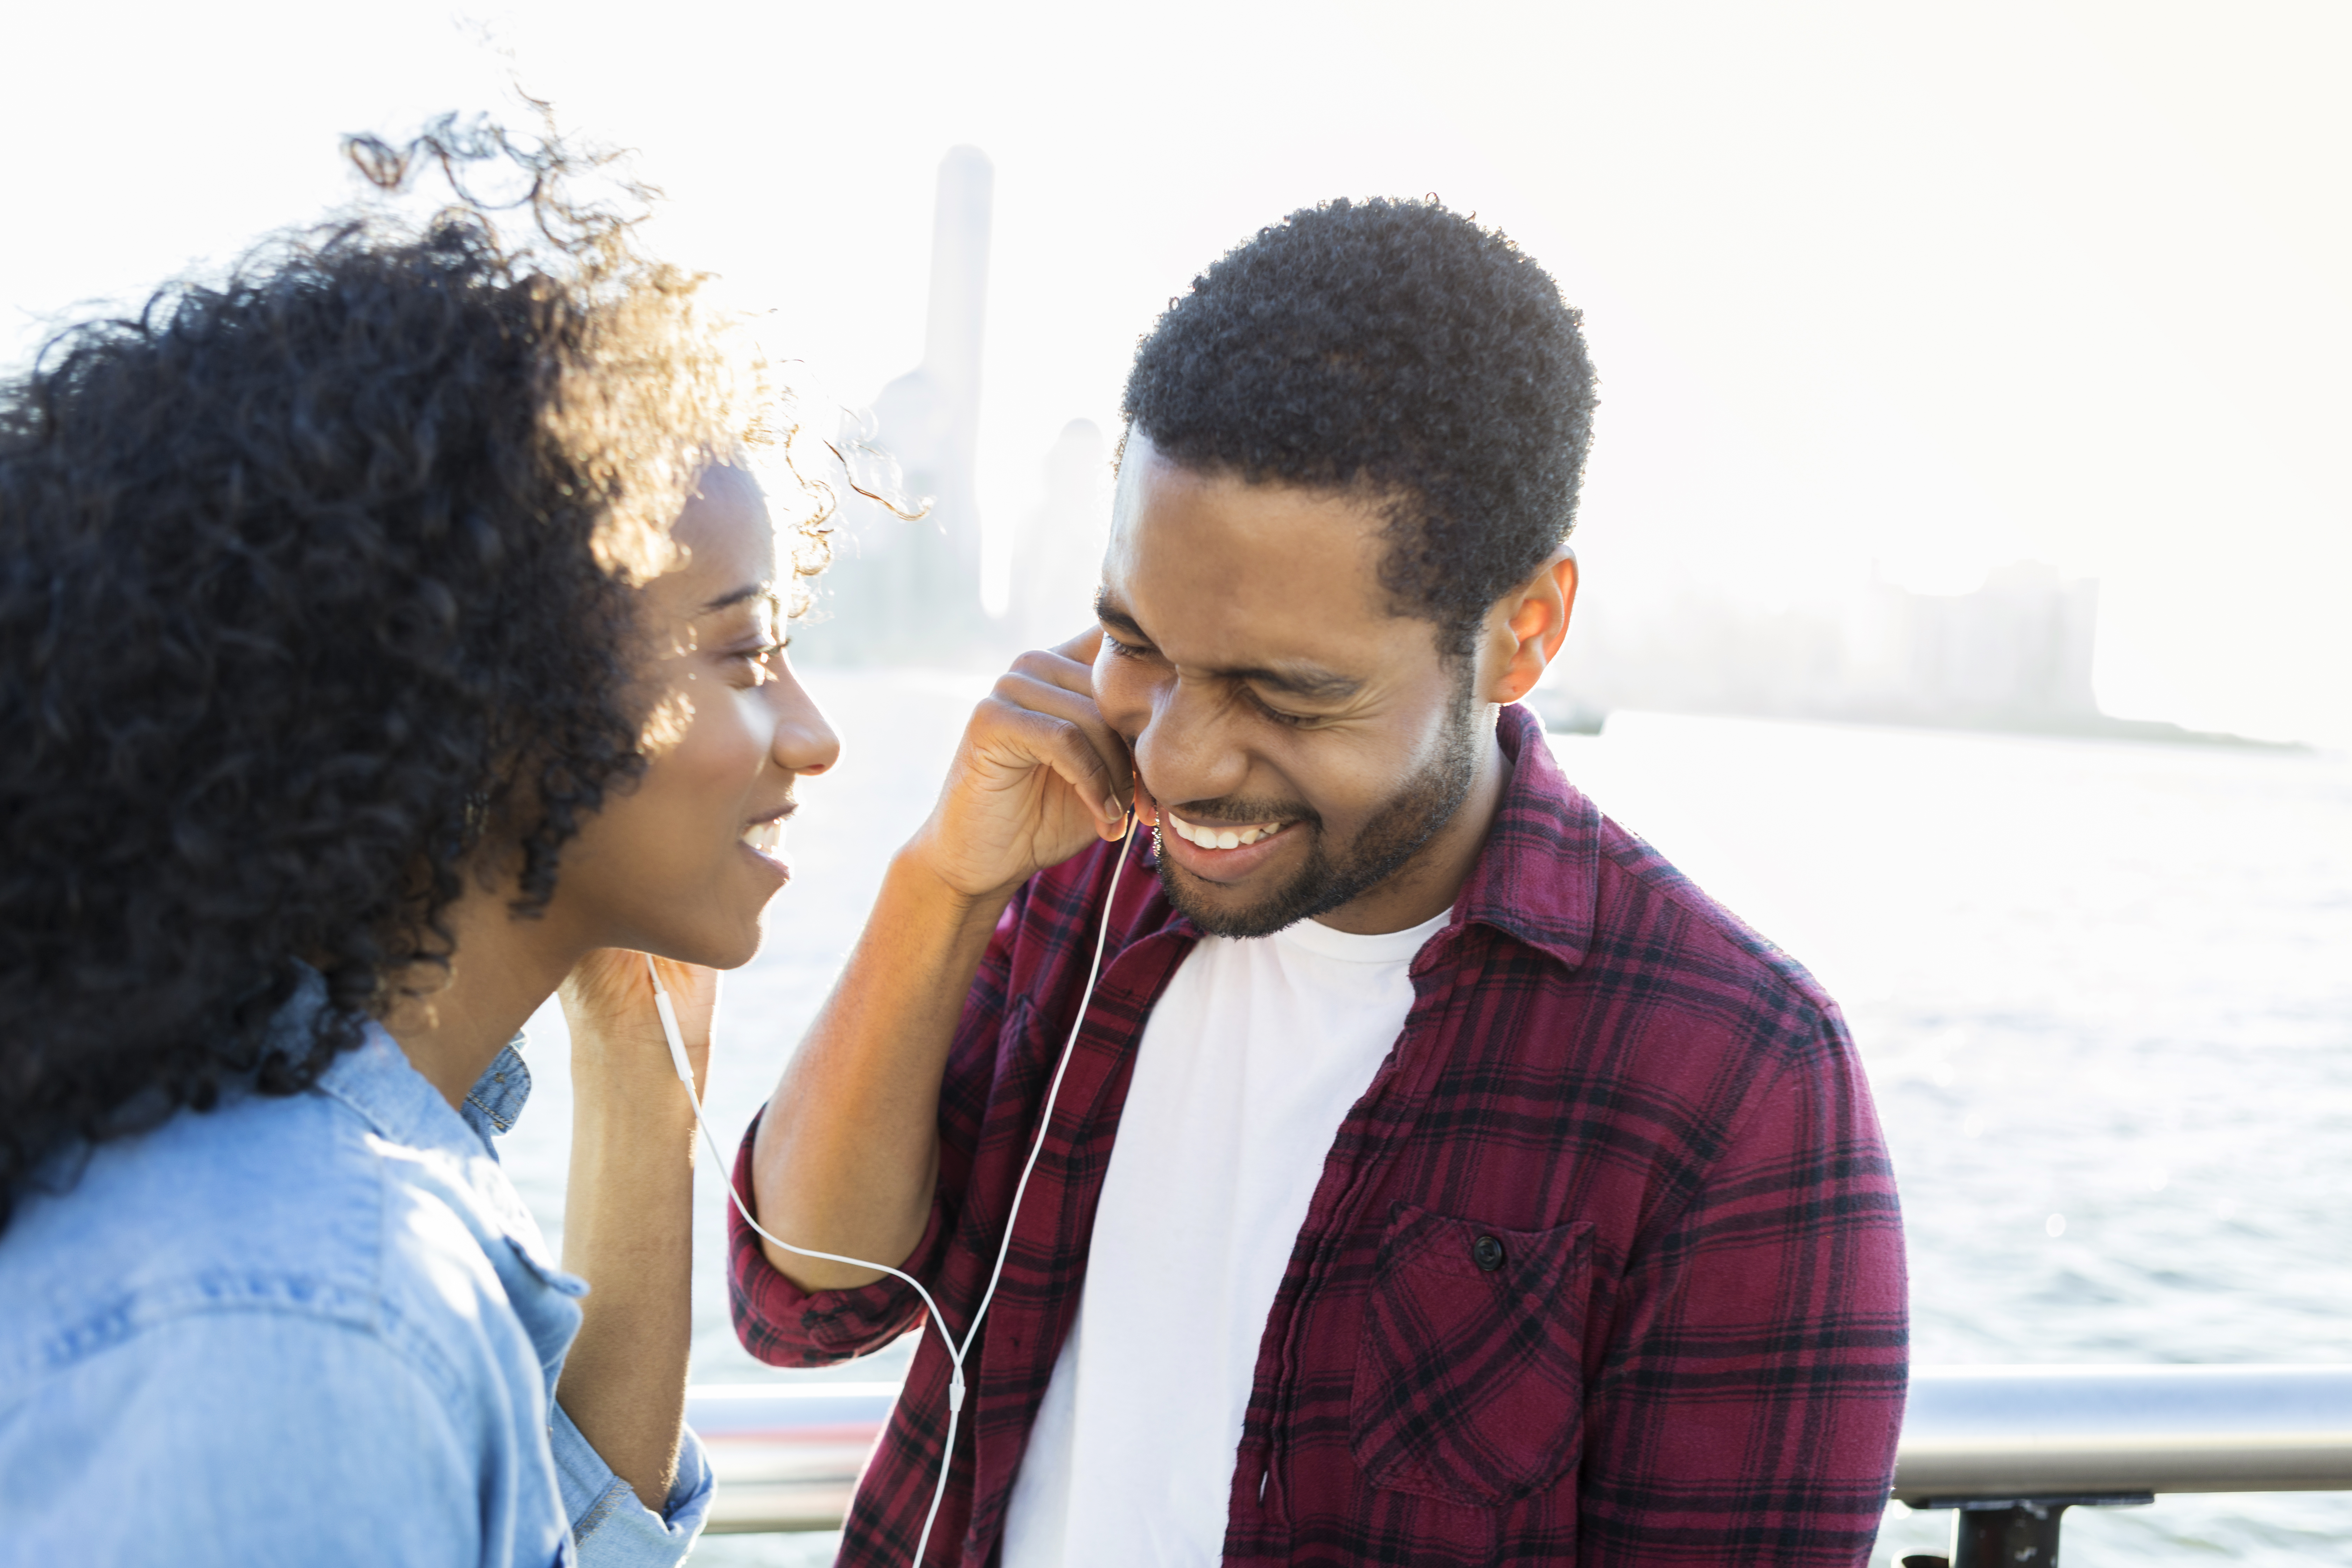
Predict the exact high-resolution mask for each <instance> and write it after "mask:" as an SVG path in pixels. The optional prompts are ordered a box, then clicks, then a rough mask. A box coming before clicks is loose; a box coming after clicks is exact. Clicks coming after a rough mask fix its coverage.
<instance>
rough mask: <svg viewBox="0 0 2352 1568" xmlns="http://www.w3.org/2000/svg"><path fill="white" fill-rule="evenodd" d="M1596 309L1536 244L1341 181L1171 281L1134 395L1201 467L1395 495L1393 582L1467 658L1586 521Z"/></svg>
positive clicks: (1389, 576)
mask: <svg viewBox="0 0 2352 1568" xmlns="http://www.w3.org/2000/svg"><path fill="white" fill-rule="evenodd" d="M1581 321H1582V318H1581V316H1580V312H1578V311H1577V310H1572V309H1571V308H1570V307H1569V306H1568V305H1567V304H1566V303H1565V302H1564V301H1563V300H1561V299H1560V296H1559V286H1558V285H1556V284H1555V283H1554V282H1553V281H1552V279H1551V278H1550V276H1549V274H1547V273H1546V272H1545V271H1544V270H1543V268H1540V267H1538V265H1537V264H1536V262H1535V261H1534V259H1533V258H1530V257H1528V255H1526V254H1525V253H1524V252H1522V251H1521V250H1520V249H1519V248H1518V247H1517V246H1515V245H1513V244H1512V243H1511V242H1510V241H1509V240H1508V239H1507V238H1505V237H1503V236H1502V235H1499V234H1496V233H1495V232H1493V231H1491V230H1489V229H1485V228H1481V227H1479V226H1477V225H1476V224H1475V223H1474V222H1472V221H1471V220H1470V219H1468V218H1466V217H1464V216H1461V215H1459V214H1457V213H1454V212H1450V211H1448V210H1447V209H1446V208H1445V207H1444V205H1441V204H1440V203H1439V202H1437V200H1436V199H1435V198H1431V199H1429V200H1426V201H1387V200H1373V201H1367V202H1350V201H1347V200H1345V199H1341V200H1339V201H1333V202H1328V203H1326V204H1324V205H1320V206H1314V207H1306V208H1302V209H1301V210H1299V211H1297V212H1295V213H1292V214H1291V215H1290V216H1288V217H1286V218H1285V219H1283V221H1282V222H1280V223H1278V224H1275V225H1273V226H1269V227H1266V228H1262V229H1260V230H1258V232H1257V234H1256V235H1255V237H1252V238H1251V239H1249V240H1247V241H1246V242H1244V244H1242V245H1240V246H1238V247H1235V248H1234V249H1233V250H1231V251H1229V252H1227V253H1226V254H1225V256H1224V257H1223V258H1221V259H1220V260H1218V262H1217V263H1216V264H1215V265H1214V266H1213V267H1211V268H1209V269H1208V270H1207V271H1206V272H1204V273H1202V275H1201V276H1200V277H1198V278H1196V279H1193V280H1192V290H1191V292H1189V293H1186V294H1184V295H1181V296H1180V297H1178V298H1177V299H1175V300H1171V301H1170V302H1169V306H1168V310H1167V311H1166V312H1165V313H1164V314H1163V315H1161V317H1160V321H1159V323H1158V325H1156V326H1155V327H1153V329H1152V330H1151V332H1150V335H1149V336H1148V337H1146V338H1145V339H1144V340H1143V344H1142V347H1141V348H1140V349H1139V351H1138V352H1137V353H1136V357H1135V367H1134V369H1133V371H1132V372H1130V373H1129V376H1128V381H1127V395H1126V407H1125V414H1126V416H1127V419H1128V422H1129V428H1131V429H1136V430H1140V431H1142V432H1143V433H1144V435H1146V436H1147V437H1150V440H1151V443H1152V445H1153V446H1154V447H1157V448H1158V449H1159V450H1160V452H1161V453H1162V454H1163V455H1165V456H1166V457H1168V458H1171V459H1172V460H1173V461H1175V462H1177V463H1180V464H1181V465H1183V466H1184V467H1186V468H1196V469H1201V470H1203V471H1212V472H1213V471H1227V472H1233V473H1237V474H1239V475H1240V476H1241V477H1242V478H1244V479H1246V480H1248V481H1250V482H1252V483H1263V482H1279V483H1286V484H1294V485H1302V486H1307V487H1311V488H1315V489H1327V488H1328V489H1355V488H1359V487H1360V488H1363V489H1367V490H1369V491H1370V492H1371V493H1373V494H1375V495H1378V496H1381V497H1383V498H1385V499H1386V500H1388V502H1389V507H1390V516H1391V522H1390V526H1389V530H1388V544H1389V548H1388V553H1387V557H1386V559H1385V561H1384V562H1383V563H1382V568H1381V585H1382V586H1383V587H1384V588H1385V589H1386V590H1387V591H1388V593H1389V594H1390V595H1391V599H1392V601H1393V603H1394V605H1395V607H1396V608H1397V610H1398V613H1400V614H1406V615H1412V616H1420V617H1423V618H1424V619H1428V620H1432V621H1434V622H1435V623H1436V624H1437V626H1438V628H1439V641H1440V646H1441V647H1443V648H1444V650H1445V651H1446V653H1447V654H1448V655H1449V656H1452V657H1457V658H1458V657H1462V656H1465V655H1466V654H1467V653H1468V652H1469V651H1470V649H1471V647H1473V645H1474V640H1475V633H1476V630H1477V627H1478V626H1479V625H1480V623H1481V622H1482V621H1483V620H1484V618H1485V616H1486V611H1487V610H1488V608H1489V607H1490V606H1492V605H1494V603H1495V601H1496V600H1497V599H1499V598H1501V597H1502V596H1503V595H1504V594H1506V593H1507V592H1508V591H1509V590H1510V589H1511V588H1513V587H1515V586H1517V584H1520V583H1522V582H1524V581H1526V580H1527V578H1528V576H1529V575H1530V574H1533V573H1534V572H1535V570H1536V568H1537V567H1538V566H1539V565H1541V564H1542V563H1543V561H1544V558H1545V557H1546V556H1548V555H1549V554H1550V553H1551V552H1552V551H1553V550H1554V549H1556V548H1557V547H1558V546H1559V542H1560V541H1561V540H1563V539H1565V538H1566V537H1567V535H1568V531H1569V530H1570V528H1571V527H1573V526H1574V524H1575V521H1576V497H1577V489H1578V486H1579V483H1580V479H1581V477H1582V474H1583V471H1584V454H1585V449H1586V447H1588V446H1589V445H1590V444H1591V435H1592V409H1593V405H1594V402H1595V397H1594V381H1593V374H1592V364H1591V361H1590V360H1589V359H1588V358H1587V357H1586V355H1585V351H1584V336H1583V331H1582V328H1581Z"/></svg>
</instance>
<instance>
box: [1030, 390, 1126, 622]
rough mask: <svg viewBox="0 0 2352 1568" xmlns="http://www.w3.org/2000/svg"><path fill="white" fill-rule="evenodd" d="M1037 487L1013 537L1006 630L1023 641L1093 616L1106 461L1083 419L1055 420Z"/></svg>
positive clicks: (1103, 532) (1104, 528) (1105, 519)
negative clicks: (1058, 424)
mask: <svg viewBox="0 0 2352 1568" xmlns="http://www.w3.org/2000/svg"><path fill="white" fill-rule="evenodd" d="M1044 478H1045V494H1044V495H1043V497H1042V498H1040V500H1039V501H1038V505H1037V509H1036V510H1034V511H1033V512H1030V513H1029V514H1027V515H1026V516H1024V517H1023V518H1022V519H1021V525H1020V528H1019V530H1018V531H1016V532H1015V533H1014V534H1013V582H1012V591H1011V593H1010V594H1009V595H1007V597H1008V599H1009V607H1008V611H1007V615H1006V622H1007V630H1009V631H1010V632H1011V633H1012V634H1013V638H1014V639H1015V640H1016V641H1018V642H1019V643H1020V644H1021V646H1022V647H1053V646H1054V645H1055V643H1058V642H1060V641H1061V640H1062V639H1063V638H1065V637H1071V636H1074V635H1076V633H1078V632H1082V631H1084V630H1086V629H1087V626H1091V625H1093V624H1094V618H1095V611H1094V602H1095V589H1096V588H1097V587H1098V586H1100V585H1101V583H1102V558H1103V546H1104V545H1105V544H1106V543H1108V541H1109V538H1110V489H1111V484H1110V462H1109V454H1108V452H1106V451H1105V450H1104V447H1103V434H1102V431H1101V429H1100V428H1098V427H1097V426H1096V424H1095V422H1094V421H1093V420H1091V419H1073V420H1071V421H1070V422H1069V423H1068V424H1067V425H1066V426H1063V427H1062V434H1061V437H1060V438H1059V439H1057V440H1056V441H1055V443H1054V448H1053V450H1052V451H1050V452H1048V453H1046V454H1045V475H1044Z"/></svg>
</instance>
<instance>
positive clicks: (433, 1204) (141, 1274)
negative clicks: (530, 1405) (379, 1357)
mask: <svg viewBox="0 0 2352 1568" xmlns="http://www.w3.org/2000/svg"><path fill="white" fill-rule="evenodd" d="M483 1166H487V1167H488V1170H484V1169H482V1168H481V1167H483ZM509 1208H511V1209H512V1210H519V1209H520V1203H519V1201H515V1200H513V1197H512V1188H511V1187H510V1186H509V1185H507V1184H506V1183H505V1181H504V1179H503V1176H502V1175H500V1174H499V1173H497V1170H496V1162H495V1160H493V1159H492V1158H491V1157H490V1156H489V1154H488V1151H487V1150H486V1149H484V1148H483V1147H482V1146H481V1144H480V1142H479V1140H478V1137H477V1136H476V1135H475V1134H474V1133H473V1132H472V1131H471V1130H470V1129H469V1128H467V1126H466V1124H465V1123H464V1121H462V1120H461V1119H460V1118H458V1117H457V1114H456V1113H455V1112H453V1111H450V1110H449V1109H448V1107H447V1106H446V1102H441V1101H439V1100H438V1098H437V1096H436V1094H435V1093H434V1091H433V1090H432V1089H431V1088H430V1086H429V1085H427V1084H425V1082H424V1080H423V1079H421V1078H418V1077H416V1075H415V1073H414V1071H413V1070H412V1069H410V1068H408V1067H407V1064H406V1061H405V1059H404V1058H401V1057H400V1055H399V1052H398V1049H397V1047H394V1046H392V1045H391V1043H390V1042H389V1040H386V1039H383V1038H382V1037H373V1038H371V1039H370V1040H369V1041H368V1042H367V1043H365V1044H363V1045H362V1046H361V1047H358V1048H357V1049H355V1050H353V1051H352V1052H350V1053H347V1054H346V1056H344V1057H343V1058H338V1060H337V1061H336V1063H335V1064H334V1065H333V1066H332V1067H331V1068H329V1070H328V1073H327V1075H326V1076H325V1078H324V1079H322V1080H321V1081H320V1084H319V1085H318V1086H317V1087H316V1088H313V1089H309V1090H306V1091H304V1092H302V1093H299V1094H295V1095H289V1096H283V1097H278V1096H264V1095H257V1094H250V1093H247V1094H239V1095H236V1096H233V1097H232V1098H230V1099H229V1100H227V1101H226V1103H224V1104H222V1105H220V1106H218V1107H217V1108H215V1109H214V1110H206V1111H202V1112H197V1111H189V1110H183V1111H181V1112H178V1113H176V1114H174V1115H173V1116H172V1117H171V1118H170V1119H168V1120H167V1121H164V1122H163V1123H162V1124H161V1125H160V1126H157V1127H155V1128H154V1129H152V1131H147V1132H145V1133H142V1134H139V1135H137V1136H134V1137H130V1138H123V1139H118V1140H114V1141H110V1142H105V1143H100V1144H99V1145H97V1146H95V1147H94V1148H89V1149H85V1150H79V1151H75V1152H72V1153H71V1154H70V1155H69V1156H68V1158H66V1159H64V1160H62V1161H59V1162H58V1163H55V1164H54V1165H53V1166H52V1168H51V1169H50V1170H48V1171H47V1172H45V1173H44V1179H43V1180H41V1181H39V1182H37V1184H36V1185H35V1186H34V1187H33V1188H32V1189H31V1190H29V1191H27V1192H26V1193H25V1194H23V1196H22V1198H21V1199H20V1201H19V1203H18V1205H17V1209H16V1215H15V1216H14V1217H13V1218H12V1220H11V1221H10V1223H9V1226H8V1227H7V1229H6V1230H5V1232H0V1325H5V1327H0V1388H5V1387H7V1386H10V1385H11V1384H16V1385H17V1386H22V1381H21V1380H22V1379H27V1378H38V1377H40V1376H42V1375H43V1374H44V1373H52V1372H55V1371H57V1370H58V1369H59V1368H61V1367H63V1366H65V1365H67V1364H69V1363H73V1362H75V1361H78V1360H80V1359H83V1358H85V1357H88V1356H91V1355H97V1354H101V1353H105V1352H108V1351H109V1350H110V1349H113V1348H119V1347H121V1346H122V1345H124V1344H126V1343H127V1342H130V1341H131V1340H133V1339H135V1338H137V1337H138V1336H140V1335H141V1334H142V1333H145V1332H148V1331H152V1330H153V1329H155V1328H156V1327H157V1326H159V1325H161V1324H163V1323H167V1322H172V1321H177V1320H179V1319H182V1318H185V1317H188V1316H190V1315H193V1314H204V1315H206V1316H210V1317H215V1318H218V1317H223V1316H225V1315H226V1316H230V1317H251V1318H254V1319H256V1320H257V1321H256V1322H255V1323H253V1324H252V1325H249V1328H250V1331H252V1332H254V1333H257V1334H259V1335H261V1336H262V1337H264V1338H266V1337H267V1336H268V1333H269V1332H270V1331H271V1330H270V1324H271V1323H272V1322H274V1321H284V1320H287V1319H289V1318H302V1319H308V1320H314V1321H332V1322H336V1323H340V1324H341V1325H343V1326H344V1327H346V1328H347V1329H350V1330H352V1331H357V1332H360V1333H362V1334H366V1335H371V1336H375V1337H380V1338H383V1339H385V1340H386V1341H387V1342H389V1343H391V1344H392V1345H393V1346H394V1349H395V1350H397V1351H399V1352H402V1353H403V1354H404V1355H406V1356H408V1357H409V1359H412V1360H415V1361H417V1362H419V1363H421V1364H425V1365H426V1366H428V1367H429V1368H431V1369H432V1370H433V1372H434V1373H435V1374H436V1381H444V1382H449V1383H451V1384H452V1386H453V1387H454V1386H455V1385H456V1384H462V1383H463V1382H465V1381H466V1375H465V1373H464V1372H463V1371H462V1370H460V1369H459V1367H458V1366H457V1365H454V1364H453V1363H463V1362H465V1361H467V1360H468V1359H471V1358H472V1357H473V1356H476V1355H478V1354H479V1353H480V1352H479V1351H478V1350H475V1351H471V1352H469V1351H467V1349H465V1348H464V1347H462V1346H456V1347H453V1346H452V1345H451V1344H450V1343H449V1342H450V1341H452V1340H453V1339H462V1338H467V1337H472V1336H474V1335H475V1332H476V1331H475V1330H474V1329H472V1328H469V1327H468V1325H467V1321H466V1320H468V1319H471V1318H476V1317H478V1315H479V1313H480V1311H481V1310H484V1309H488V1310H491V1311H492V1312H493V1313H495V1310H496V1304H497V1302H498V1301H499V1300H505V1299H507V1298H508V1297H509V1294H510V1292H509V1289H507V1288H506V1285H505V1283H504V1281H503V1279H502V1276H503V1274H504V1273H505V1272H506V1271H507V1262H506V1258H503V1257H501V1256H499V1255H500V1254H504V1253H507V1252H509V1251H512V1250H515V1249H514V1248H511V1247H507V1246H505V1245H502V1244H501V1242H500V1239H499V1238H500V1234H501V1232H502V1231H503V1230H504V1229H505V1228H507V1227H508V1226H509V1225H511V1224H514V1223H517V1216H516V1215H515V1214H513V1213H511V1212H509ZM520 1224H521V1225H522V1226H525V1227H527V1226H528V1219H527V1216H523V1217H522V1218H521V1219H520ZM530 1236H531V1237H532V1238H533V1239H535V1232H530ZM468 1295H470V1296H471V1297H472V1298H474V1300H472V1301H471V1302H469V1303H467V1305H466V1306H464V1307H462V1308H461V1307H460V1306H459V1305H458V1301H459V1299H460V1297H463V1296H468ZM500 1315H502V1316H509V1317H510V1314H500ZM534 1359H536V1358H535V1357H534Z"/></svg>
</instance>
